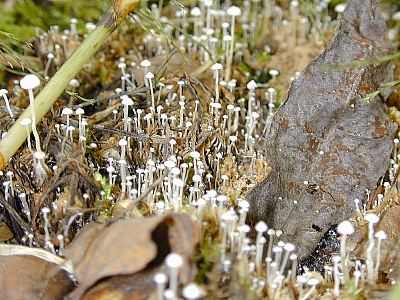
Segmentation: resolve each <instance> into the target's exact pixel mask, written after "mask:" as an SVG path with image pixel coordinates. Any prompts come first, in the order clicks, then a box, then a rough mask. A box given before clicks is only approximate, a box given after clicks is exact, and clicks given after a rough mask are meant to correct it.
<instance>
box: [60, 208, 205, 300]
mask: <svg viewBox="0 0 400 300" xmlns="http://www.w3.org/2000/svg"><path fill="white" fill-rule="evenodd" d="M199 238H200V233H199V228H198V225H197V223H195V222H194V221H192V219H191V218H190V217H189V216H185V215H177V214H172V215H166V216H160V217H149V218H138V219H127V220H122V221H118V222H114V223H109V224H97V223H93V224H90V225H88V226H86V227H85V229H83V231H82V232H81V233H80V234H79V235H78V237H77V238H76V239H75V240H74V242H73V243H72V244H71V245H70V246H69V248H67V249H66V250H65V256H66V257H67V258H69V259H70V260H71V261H72V264H73V266H74V270H75V276H76V279H77V281H78V288H77V289H76V290H74V292H73V293H71V294H70V295H69V296H70V298H71V299H79V298H80V297H82V295H83V294H84V293H85V292H86V291H87V290H88V289H89V288H90V287H92V286H93V285H94V284H95V283H96V282H98V281H99V280H101V279H105V278H106V277H111V276H116V275H118V276H123V275H132V274H135V273H138V272H140V271H142V270H145V269H151V268H156V267H159V266H161V265H162V264H163V262H164V259H165V257H166V256H167V255H168V254H169V253H170V252H171V251H173V252H177V253H179V254H181V255H182V256H183V257H184V260H185V264H184V266H183V267H182V269H181V273H180V280H181V281H182V282H188V281H190V280H191V279H192V278H193V277H194V274H195V270H194V269H193V267H192V264H191V261H190V258H191V257H193V256H194V248H195V245H196V244H197V242H198V241H199ZM114 283H115V280H114V282H113V283H112V284H114ZM143 288H144V289H145V286H143Z"/></svg>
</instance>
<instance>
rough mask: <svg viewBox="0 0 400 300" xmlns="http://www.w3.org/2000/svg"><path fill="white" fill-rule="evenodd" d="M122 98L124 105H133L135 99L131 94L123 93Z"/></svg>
mask: <svg viewBox="0 0 400 300" xmlns="http://www.w3.org/2000/svg"><path fill="white" fill-rule="evenodd" d="M120 98H121V103H122V104H123V105H128V106H129V105H133V100H132V99H131V98H130V97H129V96H127V95H123V96H121V97H120Z"/></svg>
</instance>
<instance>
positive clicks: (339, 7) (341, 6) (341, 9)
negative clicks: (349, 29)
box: [335, 3, 346, 14]
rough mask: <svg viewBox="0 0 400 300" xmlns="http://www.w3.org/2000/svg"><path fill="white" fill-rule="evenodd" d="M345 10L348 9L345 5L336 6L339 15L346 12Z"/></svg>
mask: <svg viewBox="0 0 400 300" xmlns="http://www.w3.org/2000/svg"><path fill="white" fill-rule="evenodd" d="M345 9H346V4H345V3H339V4H338V5H336V6H335V12H336V13H338V14H340V13H342V12H344V10H345Z"/></svg>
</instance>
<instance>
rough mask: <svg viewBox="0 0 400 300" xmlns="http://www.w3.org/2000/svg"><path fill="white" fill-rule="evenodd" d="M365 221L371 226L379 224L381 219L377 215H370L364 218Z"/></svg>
mask: <svg viewBox="0 0 400 300" xmlns="http://www.w3.org/2000/svg"><path fill="white" fill-rule="evenodd" d="M364 219H365V221H367V222H368V223H370V224H375V223H378V222H379V217H378V216H377V215H376V214H373V213H369V214H366V215H365V216H364Z"/></svg>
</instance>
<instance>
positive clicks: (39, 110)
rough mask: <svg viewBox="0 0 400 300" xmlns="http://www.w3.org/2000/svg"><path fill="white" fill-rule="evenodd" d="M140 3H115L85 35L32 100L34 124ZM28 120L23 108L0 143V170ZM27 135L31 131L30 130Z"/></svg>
mask: <svg viewBox="0 0 400 300" xmlns="http://www.w3.org/2000/svg"><path fill="white" fill-rule="evenodd" d="M139 3H140V0H117V1H115V2H114V4H113V6H112V7H110V8H109V9H108V10H107V12H106V13H105V14H104V16H103V17H102V18H101V19H100V21H99V22H98V24H97V26H96V28H95V29H94V30H93V31H92V32H91V33H90V34H89V35H88V37H87V38H86V39H85V40H84V42H83V43H82V44H81V46H80V47H79V48H78V49H77V50H76V51H75V52H74V53H73V54H72V56H71V57H70V58H69V59H68V60H67V61H66V62H65V63H64V64H63V66H62V67H61V68H60V70H59V71H58V72H57V73H56V74H55V75H54V76H53V77H52V78H51V80H50V81H49V82H48V84H47V85H46V86H45V87H44V88H43V90H42V91H41V92H40V94H39V95H38V96H37V97H36V98H35V117H36V118H35V119H36V124H37V123H38V122H39V121H40V120H41V119H42V118H43V116H44V115H45V114H46V113H47V112H48V111H49V110H50V108H51V107H52V105H53V103H54V102H55V101H56V100H57V98H58V97H59V96H60V95H61V94H62V92H63V91H64V89H65V87H66V86H67V85H68V83H69V82H70V80H71V79H72V78H74V77H75V76H76V74H78V72H79V71H80V70H81V68H82V66H83V65H84V64H85V63H86V62H87V61H88V60H89V58H90V57H92V55H93V54H94V53H95V52H96V51H97V50H98V49H99V48H100V46H101V45H102V44H103V43H104V41H105V40H106V39H107V38H108V37H109V36H110V35H111V33H112V32H113V31H114V29H115V28H117V26H118V25H119V23H120V22H121V21H122V20H123V19H124V18H125V17H126V16H127V15H128V14H129V13H130V12H131V11H132V10H134V9H135V8H136V7H138V5H139ZM26 118H29V119H30V118H31V107H30V106H29V107H28V108H27V109H25V111H24V113H23V114H22V115H21V116H20V117H19V118H18V120H17V121H16V122H15V124H14V125H13V126H12V127H11V128H10V130H9V131H8V132H7V134H6V135H5V137H4V138H3V139H2V140H1V141H0V170H3V169H4V168H5V166H6V165H7V164H8V162H9V160H10V159H11V157H12V156H13V155H14V154H15V153H16V152H17V151H18V148H19V147H20V146H21V145H22V144H23V143H24V141H25V140H26V138H27V131H26V130H25V128H24V127H23V126H22V125H21V120H22V119H26ZM29 133H30V131H29Z"/></svg>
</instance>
